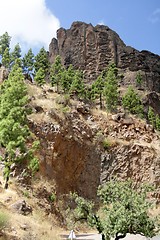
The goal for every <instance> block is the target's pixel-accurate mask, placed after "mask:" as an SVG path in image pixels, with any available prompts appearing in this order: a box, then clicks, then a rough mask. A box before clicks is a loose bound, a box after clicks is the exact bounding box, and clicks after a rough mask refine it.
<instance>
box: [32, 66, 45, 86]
mask: <svg viewBox="0 0 160 240" xmlns="http://www.w3.org/2000/svg"><path fill="white" fill-rule="evenodd" d="M34 80H35V82H36V83H37V84H38V85H39V86H42V85H44V84H45V71H44V70H43V68H40V69H38V71H37V72H36V75H35V77H34Z"/></svg>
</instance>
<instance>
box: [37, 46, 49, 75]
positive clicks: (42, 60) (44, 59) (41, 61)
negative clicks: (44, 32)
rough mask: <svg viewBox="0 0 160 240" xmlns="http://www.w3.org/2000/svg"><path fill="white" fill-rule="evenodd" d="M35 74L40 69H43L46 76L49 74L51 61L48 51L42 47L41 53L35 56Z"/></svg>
mask: <svg viewBox="0 0 160 240" xmlns="http://www.w3.org/2000/svg"><path fill="white" fill-rule="evenodd" d="M34 67H35V72H38V70H39V69H40V68H42V69H43V71H44V72H45V74H46V73H47V72H48V69H49V60H48V54H47V51H46V50H45V49H44V47H42V48H41V49H40V51H39V53H38V54H37V55H36V56H35V62H34Z"/></svg>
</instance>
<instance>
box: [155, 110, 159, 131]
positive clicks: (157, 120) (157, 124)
mask: <svg viewBox="0 0 160 240" xmlns="http://www.w3.org/2000/svg"><path fill="white" fill-rule="evenodd" d="M156 129H157V130H158V131H160V117H159V116H158V114H157V115H156Z"/></svg>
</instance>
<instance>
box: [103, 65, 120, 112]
mask: <svg viewBox="0 0 160 240" xmlns="http://www.w3.org/2000/svg"><path fill="white" fill-rule="evenodd" d="M104 97H105V101H106V107H107V109H108V110H109V111H113V110H115V109H116V107H117V102H118V80H117V68H116V66H115V64H110V65H109V68H108V71H107V75H106V77H105V84H104Z"/></svg>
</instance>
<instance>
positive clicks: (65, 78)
mask: <svg viewBox="0 0 160 240" xmlns="http://www.w3.org/2000/svg"><path fill="white" fill-rule="evenodd" d="M75 72H76V71H75V70H74V69H73V66H72V65H70V66H69V68H68V69H67V70H62V74H61V87H62V89H63V91H64V92H69V90H70V87H71V85H72V82H73V79H74V76H75Z"/></svg>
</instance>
